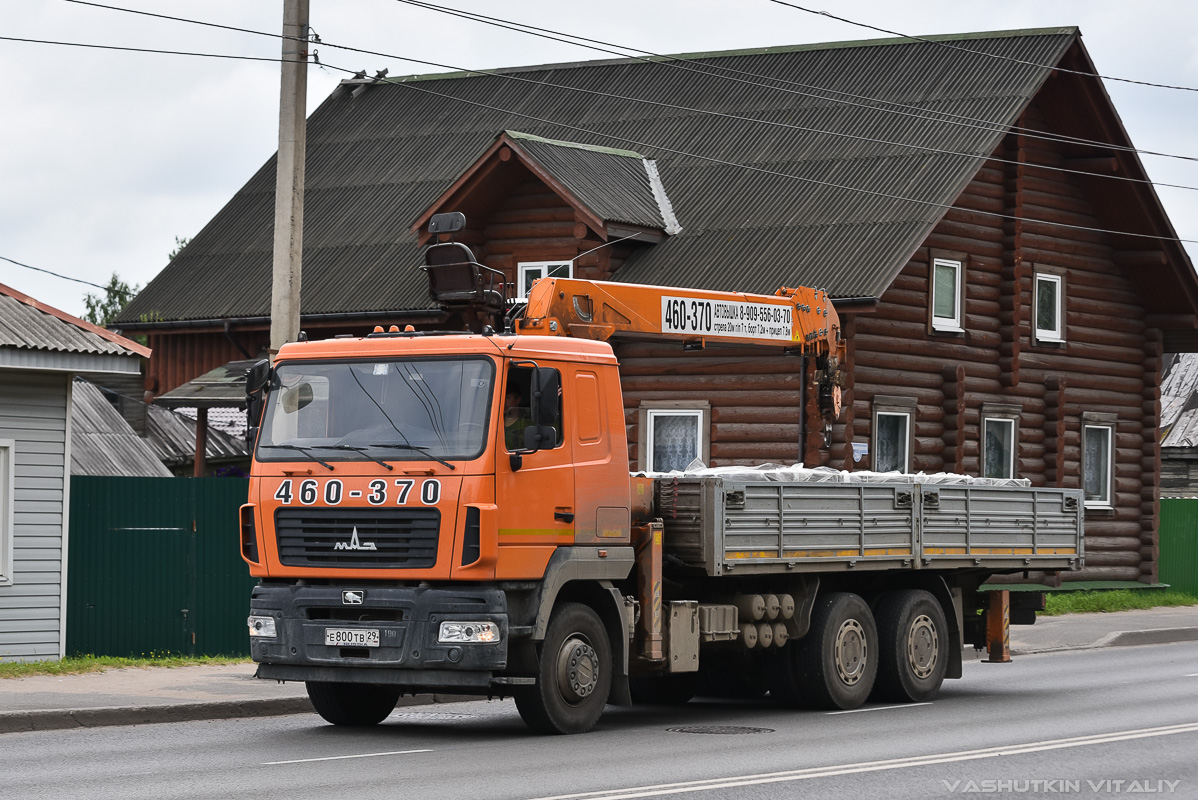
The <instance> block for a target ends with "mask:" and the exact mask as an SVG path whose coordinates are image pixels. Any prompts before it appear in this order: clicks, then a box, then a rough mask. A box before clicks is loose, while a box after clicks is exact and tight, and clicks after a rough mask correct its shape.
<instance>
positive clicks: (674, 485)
mask: <svg viewBox="0 0 1198 800" xmlns="http://www.w3.org/2000/svg"><path fill="white" fill-rule="evenodd" d="M654 499H655V502H656V505H657V512H658V513H659V514H660V515H661V517H662V520H663V522H664V523H665V531H664V537H663V548H664V552H665V553H666V554H667V557H672V558H673V559H677V561H675V562H674V563H676V564H677V563H678V562H681V563H682V564H684V565H686V566H689V567H693V568H696V569H702V570H704V571H705V572H706V573H707V574H708V575H723V574H727V573H732V574H757V573H787V572H789V573H795V572H828V571H844V570H854V571H860V570H883V569H887V570H892V569H913V570H914V569H938V570H943V569H964V568H978V567H981V568H993V569H1011V570H1017V569H1034V570H1071V569H1079V568H1080V566H1081V563H1082V557H1083V547H1084V541H1083V531H1082V520H1083V510H1084V504H1083V502H1082V493H1081V491H1080V490H1078V489H1056V488H1034V487H1030V486H1011V485H1005V486H1004V485H985V484H979V483H969V484H953V483H951V482H949V483H944V482H941V483H915V482H909V481H907V480H901V479H899V480H895V481H894V482H862V483H833V482H787V481H776V480H744V479H741V478H734V477H725V476H689V475H678V476H668V477H655V478H654Z"/></svg>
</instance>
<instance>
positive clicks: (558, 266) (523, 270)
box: [516, 261, 574, 299]
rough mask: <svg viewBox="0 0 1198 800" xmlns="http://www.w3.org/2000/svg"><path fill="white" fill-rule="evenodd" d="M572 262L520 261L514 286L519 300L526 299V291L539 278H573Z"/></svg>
mask: <svg viewBox="0 0 1198 800" xmlns="http://www.w3.org/2000/svg"><path fill="white" fill-rule="evenodd" d="M573 277H574V262H573V261H521V262H520V264H519V266H518V271H517V276H516V280H517V281H518V282H517V284H516V286H517V288H518V289H519V290H520V295H519V296H520V298H521V299H524V298H526V297H528V290H529V289H531V288H532V285H533V283H534V282H535V281H539V280H540V279H541V278H573Z"/></svg>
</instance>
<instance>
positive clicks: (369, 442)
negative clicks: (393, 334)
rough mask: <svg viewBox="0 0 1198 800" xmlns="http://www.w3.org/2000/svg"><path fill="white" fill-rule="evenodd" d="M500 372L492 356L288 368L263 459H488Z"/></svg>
mask: <svg viewBox="0 0 1198 800" xmlns="http://www.w3.org/2000/svg"><path fill="white" fill-rule="evenodd" d="M494 376H495V367H494V364H492V362H491V361H490V359H486V358H456V359H436V358H419V359H417V358H410V359H393V360H382V361H352V362H344V361H342V362H329V361H322V362H319V363H315V362H308V363H282V364H280V365H279V366H278V368H277V369H276V370H275V374H274V378H273V380H272V381H271V385H270V394H269V395H268V398H267V403H266V411H265V414H264V416H263V420H262V431H261V433H260V434H259V436H258V451H257V458H258V460H259V461H300V460H308V461H366V460H380V459H381V460H386V461H427V460H443V459H446V460H467V459H472V458H477V457H478V456H479V455H481V454H482V452H483V449H484V447H485V446H486V443H487V419H488V410H489V408H490V403H491V394H492V387H493V384H494Z"/></svg>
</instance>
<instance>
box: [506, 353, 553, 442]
mask: <svg viewBox="0 0 1198 800" xmlns="http://www.w3.org/2000/svg"><path fill="white" fill-rule="evenodd" d="M534 369H537V368H536V367H532V366H527V367H523V366H513V367H511V368H510V369H509V370H508V377H507V383H506V384H505V385H504V389H503V439H504V444H505V445H506V446H507V449H508V450H509V451H511V452H515V451H519V450H530V449H534V447H533V446H530V445H529V443H528V439H529V435H530V433H531V432H533V431H535V430H537V429H536V428H535V427H534V425H533V408H532V406H533V402H534V390H533V384H534V380H533V370H534ZM540 369H541V370H542V371H543V373H551V374H552V376H554V377H556V380H555V381H553V382H552V385H553V387H554V388H553V389H552V394H553V395H555V398H554V397H550V398H548V399H547V401H542V404H541V413H540V414H538V416H540V417H544V418H543V419H539V420H537V422H538V424H539V425H540V427H541V428H542V429H543V428H546V427H551V428H553V436H552V441H553V444H552V445H551V447H553V448H557V447H561V446H562V443H563V441H564V440H565V437H564V436H563V428H564V426H563V424H562V390H561V373H560V372H558V371H557V370H555V369H547V368H544V367H542V368H540ZM542 448H545V445H542Z"/></svg>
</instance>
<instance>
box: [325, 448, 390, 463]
mask: <svg viewBox="0 0 1198 800" xmlns="http://www.w3.org/2000/svg"><path fill="white" fill-rule="evenodd" d="M321 447H323V448H327V449H329V450H353V451H354V452H357V453H361V454H362V455H364V456H366V457H367V458H369V459H370V460H371V461H373V462H374V463H376V464H379V465H381V466H384V467H386V468H387V469H395V467H393V466H391V465H390V464H388V463H387V462H386V461H383V460H382V459H381V458H375V457H374V456H372V455H370V453H368V452H366V451H367V450H368V449H369V448H366V447H354V446H353V445H352V444H322V445H321Z"/></svg>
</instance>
